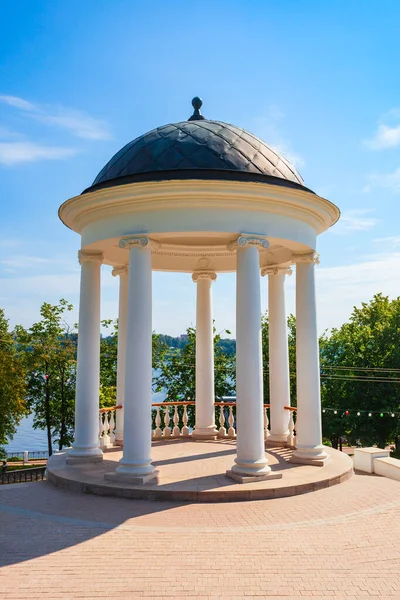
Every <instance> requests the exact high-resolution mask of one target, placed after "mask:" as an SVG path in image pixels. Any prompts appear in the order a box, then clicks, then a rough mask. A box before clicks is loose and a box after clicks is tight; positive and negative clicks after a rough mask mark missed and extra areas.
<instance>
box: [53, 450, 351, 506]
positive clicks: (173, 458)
mask: <svg viewBox="0 0 400 600" xmlns="http://www.w3.org/2000/svg"><path fill="white" fill-rule="evenodd" d="M326 451H327V452H328V454H329V462H328V463H327V464H326V465H325V466H324V467H314V466H308V465H298V464H293V463H290V462H289V459H290V457H291V454H292V450H291V449H290V448H267V456H268V460H269V464H270V466H271V469H272V472H273V473H282V478H281V479H271V480H264V481H260V482H257V483H245V484H239V483H236V482H235V481H233V480H232V479H229V478H228V477H227V476H226V475H225V473H226V471H227V470H229V469H230V468H231V467H232V464H233V460H234V458H235V455H236V443H235V441H234V440H220V441H196V442H194V441H192V440H190V439H189V440H184V439H176V440H174V439H170V440H161V441H157V442H153V449H152V457H153V464H154V465H155V467H156V468H157V469H158V470H159V478H158V482H156V481H155V480H154V481H152V482H149V483H147V484H145V485H129V484H126V483H117V482H110V481H106V480H105V479H104V475H105V474H106V473H110V472H111V473H112V472H113V471H115V469H116V467H117V464H118V461H119V459H120V458H121V457H122V451H121V448H119V447H118V448H111V449H108V450H106V451H105V452H104V460H103V461H102V462H99V463H90V462H87V463H80V464H73V465H67V463H66V456H67V453H66V452H59V453H57V454H55V455H53V456H52V457H51V458H50V459H49V461H48V463H47V479H48V480H49V481H50V482H52V483H53V484H55V485H57V486H60V487H64V488H67V489H69V490H71V491H76V492H83V493H89V494H97V495H100V496H117V497H122V498H136V499H153V500H180V501H189V502H229V501H240V500H261V499H267V498H281V497H284V496H294V495H296V494H304V493H307V492H312V491H315V490H320V489H322V488H326V487H330V486H333V485H336V484H338V483H342V482H343V481H346V480H347V479H348V478H349V477H350V476H351V475H352V473H353V461H352V459H351V458H349V457H348V456H347V455H346V454H343V453H342V452H339V451H337V450H333V449H332V448H326Z"/></svg>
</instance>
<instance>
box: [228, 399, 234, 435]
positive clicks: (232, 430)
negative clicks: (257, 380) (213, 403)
mask: <svg viewBox="0 0 400 600" xmlns="http://www.w3.org/2000/svg"><path fill="white" fill-rule="evenodd" d="M228 423H229V429H228V437H230V438H235V437H236V431H235V428H234V426H233V425H234V423H235V417H234V416H233V406H230V407H229V417H228Z"/></svg>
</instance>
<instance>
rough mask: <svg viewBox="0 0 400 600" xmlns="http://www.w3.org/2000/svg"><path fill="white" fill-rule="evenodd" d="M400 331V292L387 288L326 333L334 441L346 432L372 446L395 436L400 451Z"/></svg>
mask: <svg viewBox="0 0 400 600" xmlns="http://www.w3.org/2000/svg"><path fill="white" fill-rule="evenodd" d="M399 336H400V298H397V299H395V300H389V298H388V297H386V296H383V295H382V294H376V295H375V296H374V297H373V299H372V300H371V301H370V302H368V303H366V302H364V303H362V305H361V307H360V308H354V309H353V312H352V314H351V317H350V319H349V321H348V322H347V323H344V324H343V325H342V326H341V327H340V328H338V329H333V330H332V332H331V333H330V334H329V335H328V334H325V335H324V336H322V338H321V340H320V354H321V382H322V407H323V410H325V412H323V431H324V436H325V437H329V438H331V440H332V443H333V445H335V443H337V438H338V437H341V436H345V437H346V438H347V439H348V441H349V442H350V443H352V444H356V443H360V444H362V445H368V446H370V445H372V444H378V446H385V445H386V444H387V443H388V442H392V441H395V443H396V447H397V451H399V449H400V448H399V435H400V430H399V418H398V412H399V400H398V394H399V391H400V387H399V385H400V379H399V372H398V370H399V369H400V345H399V339H400V338H399ZM334 411H336V413H335V412H334ZM346 412H347V414H346ZM357 413H360V414H359V415H358V414H357ZM396 413H397V416H395V417H392V416H391V415H392V414H396ZM369 414H371V416H369ZM381 414H382V416H380V415H381Z"/></svg>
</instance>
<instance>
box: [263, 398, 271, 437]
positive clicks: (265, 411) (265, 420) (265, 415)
mask: <svg viewBox="0 0 400 600" xmlns="http://www.w3.org/2000/svg"><path fill="white" fill-rule="evenodd" d="M269 436H270V432H269V419H268V407H267V406H264V440H265V441H267V439H268V438H269Z"/></svg>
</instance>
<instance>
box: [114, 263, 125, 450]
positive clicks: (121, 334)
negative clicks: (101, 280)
mask: <svg viewBox="0 0 400 600" xmlns="http://www.w3.org/2000/svg"><path fill="white" fill-rule="evenodd" d="M112 274H113V276H114V277H117V276H118V275H119V310H118V357H117V406H122V408H120V409H119V410H117V411H116V419H117V424H116V428H115V442H116V444H117V445H119V446H121V445H122V442H123V439H124V430H123V426H124V408H123V407H124V394H125V352H126V317H127V310H128V267H127V266H126V265H122V266H119V267H114V269H113V271H112Z"/></svg>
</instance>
